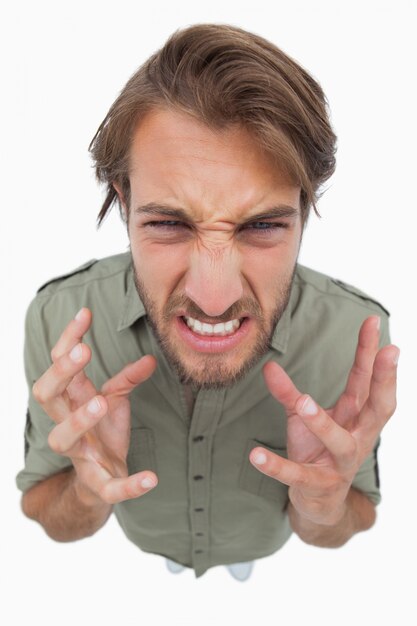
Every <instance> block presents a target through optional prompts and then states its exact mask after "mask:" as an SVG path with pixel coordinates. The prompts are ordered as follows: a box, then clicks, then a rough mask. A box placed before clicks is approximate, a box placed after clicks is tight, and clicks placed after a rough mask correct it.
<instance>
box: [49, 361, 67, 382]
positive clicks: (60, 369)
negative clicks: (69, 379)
mask: <svg viewBox="0 0 417 626" xmlns="http://www.w3.org/2000/svg"><path fill="white" fill-rule="evenodd" d="M52 367H53V368H54V371H55V374H56V376H57V377H58V378H64V377H65V376H66V375H67V374H68V364H67V360H66V358H65V357H60V358H59V359H57V360H56V361H55V363H54V364H53V366H52Z"/></svg>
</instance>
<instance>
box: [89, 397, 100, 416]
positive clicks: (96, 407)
mask: <svg viewBox="0 0 417 626" xmlns="http://www.w3.org/2000/svg"><path fill="white" fill-rule="evenodd" d="M87 409H88V411H89V412H90V413H93V415H95V414H96V413H98V412H99V411H100V409H101V404H100V402H99V401H98V398H93V399H92V400H90V402H89V403H88V406H87Z"/></svg>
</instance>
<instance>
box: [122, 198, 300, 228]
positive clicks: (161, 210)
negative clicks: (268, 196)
mask: <svg viewBox="0 0 417 626" xmlns="http://www.w3.org/2000/svg"><path fill="white" fill-rule="evenodd" d="M134 213H135V215H143V214H145V215H151V216H152V215H153V216H159V217H171V218H174V219H180V220H184V221H190V216H189V215H187V213H186V211H184V209H176V208H173V207H169V206H166V205H164V204H156V203H155V202H149V203H148V204H145V205H143V206H138V207H136V208H135V209H134ZM299 214H300V211H299V209H296V208H295V207H292V206H290V205H288V204H279V205H277V206H274V207H271V208H270V209H265V210H264V211H262V213H257V214H256V215H251V216H250V217H248V218H247V219H245V220H244V223H248V222H254V221H259V220H267V219H272V218H280V219H284V218H289V217H292V218H294V217H297V216H298V215H299Z"/></svg>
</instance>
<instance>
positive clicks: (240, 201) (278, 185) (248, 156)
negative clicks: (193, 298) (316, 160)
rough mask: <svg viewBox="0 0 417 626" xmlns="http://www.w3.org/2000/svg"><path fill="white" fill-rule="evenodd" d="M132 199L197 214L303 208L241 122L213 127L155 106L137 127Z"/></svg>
mask: <svg viewBox="0 0 417 626" xmlns="http://www.w3.org/2000/svg"><path fill="white" fill-rule="evenodd" d="M130 183H131V195H132V202H135V203H136V204H137V203H138V202H139V204H146V203H149V202H161V203H162V202H163V203H164V204H172V205H173V206H177V207H179V206H180V207H181V208H183V209H184V210H186V211H188V212H191V213H192V214H193V217H195V218H197V219H200V218H202V219H203V216H204V217H205V216H207V215H209V216H212V217H213V218H215V216H217V215H218V214H220V213H221V214H222V215H224V213H232V214H233V216H234V217H238V216H241V215H242V214H246V213H247V212H248V211H250V210H251V209H253V210H255V209H256V208H258V207H260V206H261V205H263V204H265V203H266V204H270V203H271V202H275V203H276V202H281V203H286V204H291V205H292V206H294V207H299V192H300V188H299V187H297V186H296V185H294V184H293V183H291V182H290V181H289V180H288V178H287V177H286V176H285V175H284V174H283V172H282V171H281V170H279V168H278V167H276V166H273V165H272V162H271V159H270V157H268V156H267V155H266V153H265V152H264V151H263V150H262V149H261V147H260V145H259V143H258V142H257V141H256V140H255V139H254V138H253V136H252V135H251V134H250V133H249V132H248V131H247V130H246V129H245V128H242V127H241V126H238V125H235V126H230V127H228V128H226V129H222V130H213V129H211V128H209V127H208V126H206V125H205V124H203V123H202V122H200V121H198V120H196V119H194V118H193V117H191V116H190V115H187V114H185V113H181V112H178V111H172V110H165V109H161V110H154V111H152V112H151V113H149V114H148V115H147V116H146V117H145V118H144V119H143V120H142V121H141V123H140V125H139V126H138V128H137V129H136V131H135V134H134V138H133V142H132V147H131V153H130Z"/></svg>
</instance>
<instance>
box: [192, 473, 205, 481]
mask: <svg viewBox="0 0 417 626" xmlns="http://www.w3.org/2000/svg"><path fill="white" fill-rule="evenodd" d="M202 478H204V476H201V475H200V474H197V476H194V480H202Z"/></svg>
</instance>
